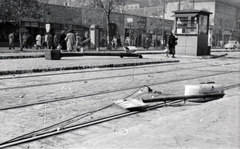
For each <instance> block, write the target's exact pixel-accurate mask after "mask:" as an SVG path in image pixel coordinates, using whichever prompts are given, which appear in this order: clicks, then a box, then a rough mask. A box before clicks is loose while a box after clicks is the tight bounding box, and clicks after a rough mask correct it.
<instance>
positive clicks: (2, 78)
mask: <svg viewBox="0 0 240 149" xmlns="http://www.w3.org/2000/svg"><path fill="white" fill-rule="evenodd" d="M206 62H209V61H206ZM189 63H191V64H197V63H203V62H202V61H199V62H185V63H168V64H166V63H162V64H154V65H150V66H149V65H147V66H146V65H144V66H139V65H138V66H129V67H127V68H126V67H123V68H114V69H107V70H89V71H81V72H79V70H78V72H62V73H54V74H53V73H50V74H41V75H35V74H34V75H28V76H14V78H15V79H16V78H30V77H44V76H55V75H64V74H76V73H87V72H102V71H112V70H127V69H133V67H135V68H134V69H140V68H145V67H147V68H149V67H156V65H159V66H171V65H184V64H189ZM231 64H238V62H236V63H231ZM211 66H215V65H211ZM0 79H1V80H4V79H13V77H0Z"/></svg>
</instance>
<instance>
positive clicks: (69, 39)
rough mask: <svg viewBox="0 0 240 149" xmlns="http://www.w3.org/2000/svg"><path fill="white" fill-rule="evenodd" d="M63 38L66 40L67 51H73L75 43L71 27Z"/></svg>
mask: <svg viewBox="0 0 240 149" xmlns="http://www.w3.org/2000/svg"><path fill="white" fill-rule="evenodd" d="M65 40H66V42H67V51H68V52H71V51H73V46H74V43H75V36H74V34H73V31H72V30H71V29H70V30H69V31H68V33H67V36H66V38H65Z"/></svg>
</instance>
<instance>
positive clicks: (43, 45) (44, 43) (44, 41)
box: [41, 35, 47, 49]
mask: <svg viewBox="0 0 240 149" xmlns="http://www.w3.org/2000/svg"><path fill="white" fill-rule="evenodd" d="M41 41H42V43H41V45H42V49H45V48H46V47H47V43H46V38H45V35H43V36H42V39H41Z"/></svg>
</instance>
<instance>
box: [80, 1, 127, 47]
mask: <svg viewBox="0 0 240 149" xmlns="http://www.w3.org/2000/svg"><path fill="white" fill-rule="evenodd" d="M130 1H131V0H130ZM130 1H129V0H78V2H79V3H83V2H84V4H82V5H84V7H85V8H90V9H96V10H99V11H103V12H104V14H105V15H106V23H107V43H108V45H110V33H109V30H110V22H111V20H110V16H111V14H112V13H113V12H119V11H120V10H119V9H120V8H122V7H123V6H124V5H125V4H126V3H127V2H130ZM109 47H110V46H109Z"/></svg>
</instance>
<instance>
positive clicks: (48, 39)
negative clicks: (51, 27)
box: [45, 32, 53, 49]
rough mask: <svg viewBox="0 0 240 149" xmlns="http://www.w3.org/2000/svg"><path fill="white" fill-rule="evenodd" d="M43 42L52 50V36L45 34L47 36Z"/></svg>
mask: <svg viewBox="0 0 240 149" xmlns="http://www.w3.org/2000/svg"><path fill="white" fill-rule="evenodd" d="M45 38H46V39H45V40H46V43H47V48H48V49H53V38H52V34H51V33H49V32H48V33H47V36H45Z"/></svg>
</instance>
